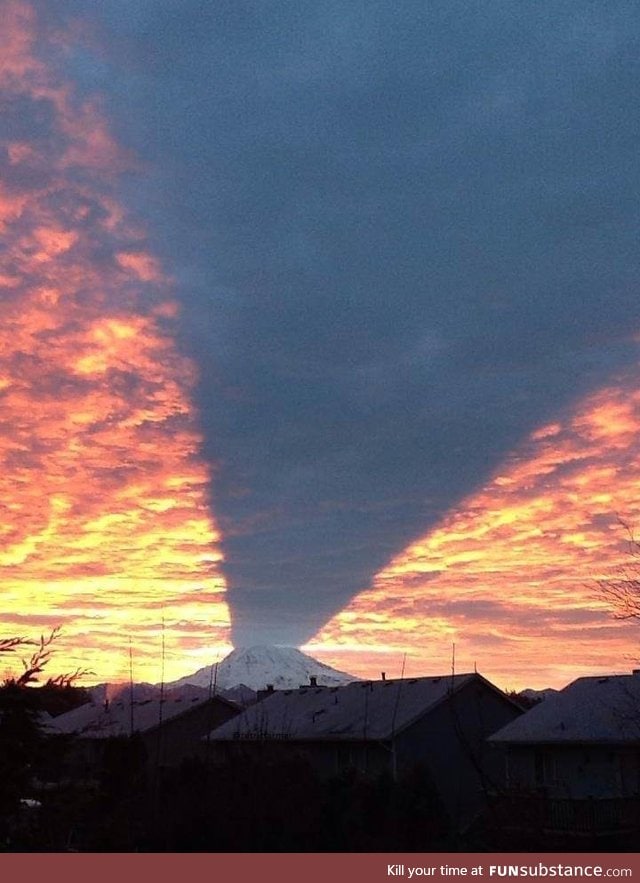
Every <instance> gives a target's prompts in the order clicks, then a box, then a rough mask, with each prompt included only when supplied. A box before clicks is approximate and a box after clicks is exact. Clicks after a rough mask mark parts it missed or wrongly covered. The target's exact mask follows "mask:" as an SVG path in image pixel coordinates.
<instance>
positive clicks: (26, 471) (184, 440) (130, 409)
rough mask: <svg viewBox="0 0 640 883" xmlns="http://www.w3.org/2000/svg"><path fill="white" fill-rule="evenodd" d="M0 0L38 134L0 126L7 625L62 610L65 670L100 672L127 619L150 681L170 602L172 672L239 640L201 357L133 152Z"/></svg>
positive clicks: (14, 76)
mask: <svg viewBox="0 0 640 883" xmlns="http://www.w3.org/2000/svg"><path fill="white" fill-rule="evenodd" d="M3 12H4V16H5V18H4V25H3V28H4V33H3V42H5V43H6V48H5V50H4V53H3V56H2V58H0V89H1V90H2V94H3V97H4V99H5V101H6V104H7V105H8V106H10V107H11V106H15V107H18V108H19V113H20V115H21V119H22V121H23V126H22V129H23V130H26V129H28V128H29V127H31V129H32V130H33V138H32V139H30V138H22V139H21V141H20V142H16V141H1V140H0V166H3V168H2V172H3V175H2V177H3V186H2V189H0V225H1V226H2V232H3V244H4V251H3V254H2V259H1V261H0V285H1V286H2V287H3V291H2V297H1V299H0V407H1V409H2V415H3V421H2V424H0V505H1V506H2V509H3V515H4V517H3V518H2V519H1V520H0V592H1V594H2V610H3V622H2V634H5V635H11V634H17V633H19V634H24V633H25V631H28V626H29V624H32V625H33V626H34V627H36V628H37V629H38V630H39V629H40V628H41V627H43V624H45V623H51V624H52V625H61V626H62V627H63V634H62V638H61V640H60V642H59V652H58V657H57V658H56V663H55V667H56V670H59V669H61V668H62V669H71V668H75V667H76V666H79V667H82V668H90V669H93V670H94V671H95V673H96V677H97V678H99V679H109V678H114V677H117V676H124V675H125V674H126V671H127V669H128V647H129V639H130V637H131V638H132V640H133V647H134V657H135V675H136V677H137V678H138V679H146V680H158V679H159V677H160V658H159V657H160V645H161V631H162V626H161V623H162V619H163V617H164V622H165V632H164V638H165V644H166V660H165V674H166V676H167V677H172V676H178V675H180V674H184V673H185V672H186V671H188V670H191V669H193V667H195V666H196V664H197V665H200V664H204V663H205V662H208V661H210V659H211V658H212V655H215V654H217V653H218V652H219V648H228V647H229V612H228V608H227V604H226V599H225V585H224V580H223V577H222V575H221V570H220V562H221V553H220V548H219V534H218V531H217V528H216V526H215V523H214V522H213V520H212V517H211V515H210V512H209V506H208V499H209V486H210V478H211V476H210V473H209V469H208V467H207V465H206V464H205V463H204V462H203V460H202V457H201V455H200V442H201V438H200V433H199V430H198V426H197V415H196V414H195V412H194V408H193V404H192V401H191V391H192V388H193V385H194V382H195V379H196V377H195V371H194V366H193V365H192V364H191V362H190V361H189V360H187V359H185V358H184V357H183V356H182V355H180V354H179V353H178V351H177V349H176V347H175V345H174V342H173V338H172V334H171V322H172V320H173V319H174V318H175V315H176V309H177V308H176V304H175V303H174V301H173V300H172V297H171V292H170V281H169V280H168V279H167V277H166V275H165V274H164V272H163V270H162V267H161V263H160V261H159V260H158V259H157V258H156V257H155V256H154V255H152V254H151V252H150V250H149V248H148V246H147V244H146V243H145V241H144V234H143V233H142V232H141V231H140V228H139V226H138V225H137V224H135V223H133V222H132V221H131V219H130V218H129V217H128V214H127V211H126V209H125V207H124V205H123V203H122V202H121V200H120V199H119V198H118V191H117V186H118V174H117V173H118V171H119V170H120V168H121V167H122V165H123V163H125V162H126V153H125V152H124V151H122V150H121V149H120V148H119V147H118V145H117V144H116V143H115V141H114V140H113V138H112V136H111V135H110V133H109V131H108V126H107V124H106V121H105V120H104V119H103V117H102V116H101V114H100V110H99V107H98V104H97V103H96V102H95V101H94V100H90V101H87V100H80V99H78V98H77V96H76V95H75V93H74V91H73V89H72V88H71V86H70V85H69V83H67V82H66V81H65V80H64V78H63V77H62V75H61V74H60V73H59V72H58V71H57V70H56V68H55V66H54V65H53V64H52V63H47V64H45V62H44V61H43V60H42V57H43V56H41V55H40V53H39V48H40V42H39V41H40V40H41V39H46V33H41V25H40V23H39V22H38V20H37V17H36V15H35V13H34V10H33V8H32V7H31V6H30V5H29V4H26V3H22V2H11V0H10V2H8V3H7V4H5V6H3ZM5 38H6V40H5ZM43 120H45V122H46V126H44V124H43ZM43 126H44V128H43ZM2 157H4V159H2Z"/></svg>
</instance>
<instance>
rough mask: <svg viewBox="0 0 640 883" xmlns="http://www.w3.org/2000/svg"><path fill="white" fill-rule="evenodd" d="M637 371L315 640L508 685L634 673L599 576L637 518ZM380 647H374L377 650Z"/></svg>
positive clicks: (512, 461)
mask: <svg viewBox="0 0 640 883" xmlns="http://www.w3.org/2000/svg"><path fill="white" fill-rule="evenodd" d="M639 381H640V376H639V374H638V372H636V373H634V374H632V375H628V376H626V377H621V378H618V380H617V381H616V383H615V384H612V385H610V386H608V387H607V388H605V389H602V390H600V391H598V392H597V393H595V394H593V395H591V396H589V397H587V398H586V399H584V400H583V401H581V402H580V403H579V404H578V405H577V407H576V408H575V409H574V411H573V413H572V414H570V415H569V416H567V417H566V418H565V419H563V420H559V421H557V422H554V423H552V424H549V425H548V426H544V427H541V428H540V429H538V430H536V431H535V432H533V433H532V434H531V436H530V437H529V439H528V440H527V441H526V443H525V444H523V445H522V446H521V448H520V449H519V450H517V451H515V452H514V453H513V454H512V456H510V457H509V458H508V460H507V462H505V463H504V465H503V467H502V468H501V469H500V471H499V472H498V473H496V474H495V475H494V476H493V478H492V479H491V481H490V482H489V483H488V484H487V485H486V486H485V487H484V488H483V489H482V490H480V491H479V492H478V493H476V494H473V495H472V496H470V497H469V498H467V499H466V500H463V501H462V503H461V504H460V506H459V507H458V508H457V509H456V510H455V511H454V512H452V513H450V514H449V515H448V516H447V517H446V518H445V519H444V521H443V523H442V524H441V525H440V526H439V527H438V528H436V529H435V530H433V531H431V532H430V533H429V534H427V535H426V536H425V537H423V538H422V539H419V540H417V541H416V542H415V543H413V544H412V545H411V546H410V547H409V548H408V549H406V550H405V551H404V552H402V553H401V554H400V555H398V556H396V557H395V558H394V559H393V560H392V561H390V562H389V564H388V565H387V566H386V567H385V568H384V569H383V570H382V571H381V572H380V573H379V574H378V575H377V576H376V578H375V580H374V582H373V585H372V586H371V588H370V589H368V590H367V591H365V592H363V593H362V594H360V595H359V596H357V597H356V598H355V599H354V600H353V601H352V602H351V603H350V604H349V605H348V606H347V607H346V608H345V609H344V610H343V611H341V612H340V613H338V614H337V615H336V616H335V617H334V618H333V619H332V620H331V621H330V622H329V623H327V625H326V626H325V627H324V628H323V629H322V630H321V631H320V632H319V633H318V634H317V635H316V636H315V637H314V639H313V640H312V641H311V642H310V643H309V644H308V645H307V649H309V650H310V651H312V652H316V653H318V654H319V655H325V656H327V658H329V659H330V660H331V661H332V662H334V663H336V664H341V665H343V666H344V667H345V668H347V670H352V671H354V672H355V673H358V672H359V673H362V674H367V675H372V674H376V673H377V672H378V671H379V669H380V667H381V666H383V665H386V666H387V667H388V668H389V670H390V671H392V672H393V674H394V675H398V674H399V672H400V669H401V666H402V660H403V658H404V654H405V653H406V654H407V658H406V666H407V667H408V670H409V671H411V672H413V673H414V674H416V673H418V672H429V671H437V672H439V673H441V672H443V671H448V670H449V668H450V666H451V658H452V652H453V646H452V645H453V644H455V646H456V651H455V652H456V656H457V665H458V667H459V668H458V670H462V669H466V670H469V669H470V668H473V665H474V663H477V666H478V669H479V670H480V671H482V672H484V673H485V674H487V675H488V676H489V677H493V678H494V679H496V680H498V681H499V682H500V683H501V684H503V685H504V686H507V687H516V686H517V687H524V686H539V687H541V686H545V685H547V684H551V685H553V686H561V685H564V684H565V683H566V682H567V681H569V680H570V679H572V678H573V677H575V676H578V675H580V674H588V673H594V672H611V671H615V670H622V671H624V670H628V669H629V667H630V666H631V665H632V659H633V657H634V654H635V655H637V637H638V634H637V626H636V627H633V626H630V625H623V624H621V623H618V622H614V621H613V620H612V618H611V611H610V610H609V608H608V607H607V606H606V604H605V603H604V602H603V600H602V599H601V598H599V597H597V594H596V592H595V580H596V579H597V578H599V577H607V576H610V575H612V574H614V573H615V572H616V569H617V568H618V567H619V566H620V565H621V564H622V563H624V562H625V561H626V560H627V558H628V549H627V544H626V536H625V532H624V530H623V529H622V528H621V526H620V524H619V518H620V517H623V518H624V519H626V520H627V521H628V522H629V523H631V524H633V523H636V524H637V523H638V521H639V520H640V484H639V483H638V474H639V473H640V447H639V444H638V439H639V438H640V382H639ZM372 654H373V655H372Z"/></svg>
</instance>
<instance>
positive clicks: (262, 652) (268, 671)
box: [167, 644, 358, 690]
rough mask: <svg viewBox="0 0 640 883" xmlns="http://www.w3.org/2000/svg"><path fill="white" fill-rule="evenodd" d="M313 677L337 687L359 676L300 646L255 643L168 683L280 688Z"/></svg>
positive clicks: (322, 684) (176, 684) (324, 685)
mask: <svg viewBox="0 0 640 883" xmlns="http://www.w3.org/2000/svg"><path fill="white" fill-rule="evenodd" d="M312 677H314V678H315V679H316V683H317V684H318V686H323V687H336V686H339V685H341V684H348V683H350V682H351V681H356V680H358V678H356V677H354V676H353V675H350V674H347V673H346V672H343V671H338V670H337V669H335V668H331V666H330V665H325V664H324V663H323V662H319V661H318V660H317V659H314V658H313V657H312V656H308V655H307V654H306V653H303V652H302V651H301V650H298V649H297V647H283V646H275V645H274V646H270V645H263V644H256V645H253V646H251V647H236V648H235V650H232V651H231V653H229V655H228V656H225V658H224V659H223V660H222V661H221V662H218V663H215V664H214V665H207V666H205V667H204V668H201V669H199V670H198V671H196V672H194V673H193V674H191V675H186V676H185V677H183V678H180V679H179V680H178V681H174V682H173V683H172V684H168V685H167V686H169V687H174V686H175V687H178V686H182V685H184V684H195V685H196V686H199V687H208V686H209V684H210V683H215V685H216V689H218V690H229V689H231V688H233V687H236V686H238V685H239V684H244V685H245V686H247V687H250V688H251V689H252V690H264V689H265V687H266V686H267V685H268V684H271V685H272V686H273V687H275V688H276V689H279V690H291V689H296V688H297V687H301V686H307V685H308V684H309V682H310V679H311V678H312Z"/></svg>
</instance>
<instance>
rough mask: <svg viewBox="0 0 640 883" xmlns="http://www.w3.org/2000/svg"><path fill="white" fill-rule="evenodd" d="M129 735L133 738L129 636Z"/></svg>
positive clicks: (131, 653) (131, 672) (131, 660)
mask: <svg viewBox="0 0 640 883" xmlns="http://www.w3.org/2000/svg"><path fill="white" fill-rule="evenodd" d="M129 735H130V736H133V649H132V647H131V635H129Z"/></svg>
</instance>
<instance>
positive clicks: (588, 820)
mask: <svg viewBox="0 0 640 883" xmlns="http://www.w3.org/2000/svg"><path fill="white" fill-rule="evenodd" d="M490 742H491V744H493V745H495V746H497V747H498V746H499V747H501V748H502V749H503V752H504V775H503V789H502V791H501V794H500V795H499V800H498V805H499V807H500V806H501V807H502V811H503V814H504V816H505V820H506V821H508V823H509V824H511V825H518V824H520V823H521V824H522V825H526V826H528V827H532V826H533V825H534V824H535V826H537V827H538V828H544V829H546V830H549V831H566V832H570V833H574V834H588V833H589V834H600V833H602V834H604V833H607V832H611V831H616V830H618V831H619V830H621V829H623V828H629V827H633V826H640V671H634V672H633V674H631V675H612V676H609V677H584V678H578V679H577V680H576V681H573V682H572V683H571V684H569V685H568V686H567V687H565V688H564V689H563V690H560V691H559V692H557V693H555V694H553V695H551V696H550V697H548V698H546V699H544V700H543V701H542V702H540V703H539V704H538V705H536V706H534V707H533V708H532V709H531V710H530V711H528V712H527V713H526V714H525V715H523V716H522V717H520V718H518V719H517V720H514V721H513V722H511V723H509V724H507V725H506V726H505V727H503V728H502V729H501V730H499V731H498V732H497V733H495V734H494V735H493V736H492V737H491V738H490Z"/></svg>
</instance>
